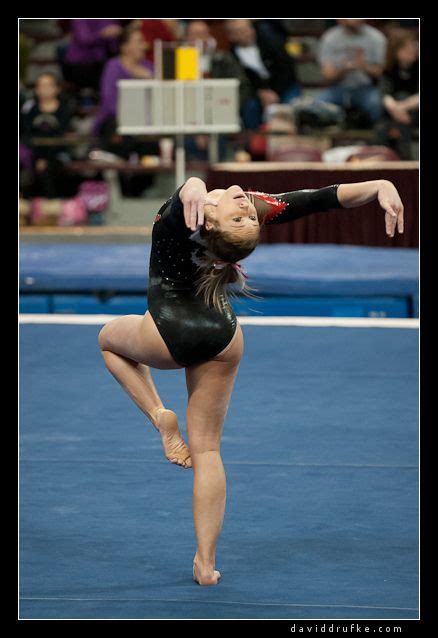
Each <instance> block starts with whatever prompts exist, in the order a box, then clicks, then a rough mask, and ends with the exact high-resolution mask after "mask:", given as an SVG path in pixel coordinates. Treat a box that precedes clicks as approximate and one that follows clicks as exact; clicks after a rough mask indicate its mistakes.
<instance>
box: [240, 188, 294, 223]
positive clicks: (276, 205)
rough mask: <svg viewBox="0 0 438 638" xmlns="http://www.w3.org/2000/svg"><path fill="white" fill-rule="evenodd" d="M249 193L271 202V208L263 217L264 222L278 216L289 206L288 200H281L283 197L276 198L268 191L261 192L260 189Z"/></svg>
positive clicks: (268, 202)
mask: <svg viewBox="0 0 438 638" xmlns="http://www.w3.org/2000/svg"><path fill="white" fill-rule="evenodd" d="M247 194H248V195H253V196H254V197H258V198H259V199H261V200H263V201H264V202H266V204H269V206H270V207H271V210H270V211H268V212H267V213H266V215H265V216H264V218H263V221H264V222H267V221H269V220H271V219H272V218H273V217H277V215H280V213H282V212H283V210H284V209H285V208H286V206H287V202H283V201H281V199H276V198H275V197H272V195H267V194H266V193H261V192H260V191H247Z"/></svg>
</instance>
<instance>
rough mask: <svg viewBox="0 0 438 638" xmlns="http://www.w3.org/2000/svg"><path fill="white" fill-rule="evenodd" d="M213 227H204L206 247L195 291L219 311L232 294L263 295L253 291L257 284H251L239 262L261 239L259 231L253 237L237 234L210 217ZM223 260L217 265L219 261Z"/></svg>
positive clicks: (202, 234) (235, 295) (257, 297)
mask: <svg viewBox="0 0 438 638" xmlns="http://www.w3.org/2000/svg"><path fill="white" fill-rule="evenodd" d="M211 221H212V224H213V226H214V227H213V228H212V229H211V230H209V231H207V230H206V229H205V227H203V228H201V231H200V234H201V237H202V239H204V240H205V242H206V245H207V250H206V252H205V255H204V259H203V263H202V265H200V266H199V267H198V272H199V277H198V278H197V280H196V281H195V287H196V294H197V295H200V296H203V298H204V301H205V303H206V304H207V305H208V306H210V307H214V308H215V309H216V310H218V311H219V312H225V308H224V302H226V301H229V299H230V297H237V296H239V295H244V296H245V297H251V298H252V299H260V297H259V296H257V295H255V294H253V293H254V292H255V290H256V289H255V288H253V287H252V286H250V285H249V284H248V282H247V279H246V277H245V275H244V274H243V272H242V271H241V269H240V268H239V267H236V264H237V262H239V261H240V260H241V259H245V257H248V255H250V254H251V253H252V252H253V250H254V249H255V248H256V246H257V245H258V243H259V241H260V233H258V234H257V235H253V236H251V237H236V235H234V234H233V233H230V232H229V231H223V230H220V229H219V226H218V224H217V222H216V221H215V220H211ZM218 260H219V261H222V262H226V263H225V264H224V263H222V264H221V267H220V268H216V267H215V263H216V262H217V261H218Z"/></svg>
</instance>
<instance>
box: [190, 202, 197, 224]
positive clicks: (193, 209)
mask: <svg viewBox="0 0 438 638" xmlns="http://www.w3.org/2000/svg"><path fill="white" fill-rule="evenodd" d="M197 210H198V204H197V202H191V206H190V228H191V229H192V230H196V216H197Z"/></svg>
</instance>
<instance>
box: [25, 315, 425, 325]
mask: <svg viewBox="0 0 438 638" xmlns="http://www.w3.org/2000/svg"><path fill="white" fill-rule="evenodd" d="M118 316H119V315H67V314H66V315H64V314H30V313H29V314H21V315H20V323H21V324H25V323H41V324H61V325H62V324H65V325H84V326H93V325H96V326H101V325H103V324H105V323H107V322H108V321H111V319H116V318H117V317H118ZM238 319H239V323H240V324H242V325H243V326H304V327H308V328H330V327H335V328H418V327H419V320H418V319H393V318H388V317H243V316H242V317H241V316H239V317H238Z"/></svg>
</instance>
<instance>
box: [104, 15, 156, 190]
mask: <svg viewBox="0 0 438 638" xmlns="http://www.w3.org/2000/svg"><path fill="white" fill-rule="evenodd" d="M119 45H120V55H118V56H117V57H114V58H112V59H111V60H108V62H107V63H106V65H105V68H104V70H103V74H102V78H101V82H100V107H99V112H98V114H97V116H96V119H95V121H94V124H93V129H92V132H93V135H95V136H96V137H99V140H100V143H99V146H100V148H102V149H104V150H106V151H109V152H111V153H115V154H116V155H118V156H119V157H123V158H124V159H129V157H130V156H131V154H132V153H136V154H137V155H139V156H141V155H158V154H159V150H158V143H157V142H154V141H149V142H148V141H142V142H139V141H138V140H137V139H136V138H135V137H130V136H123V138H121V141H114V137H115V135H116V133H117V121H116V116H117V82H118V80H132V79H135V78H138V79H142V80H144V79H150V78H152V77H153V66H152V63H151V62H149V61H148V60H145V51H146V46H147V45H146V41H145V39H144V37H143V34H142V32H141V30H140V29H139V28H136V27H132V26H131V27H129V26H128V27H126V28H125V29H124V31H123V33H122V35H121V37H120V39H119ZM119 179H120V184H121V189H122V193H123V195H124V196H126V197H137V196H140V195H141V194H142V193H143V191H144V189H145V188H147V187H149V186H151V184H152V183H153V180H154V178H153V176H151V175H144V174H136V175H126V174H123V175H119Z"/></svg>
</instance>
